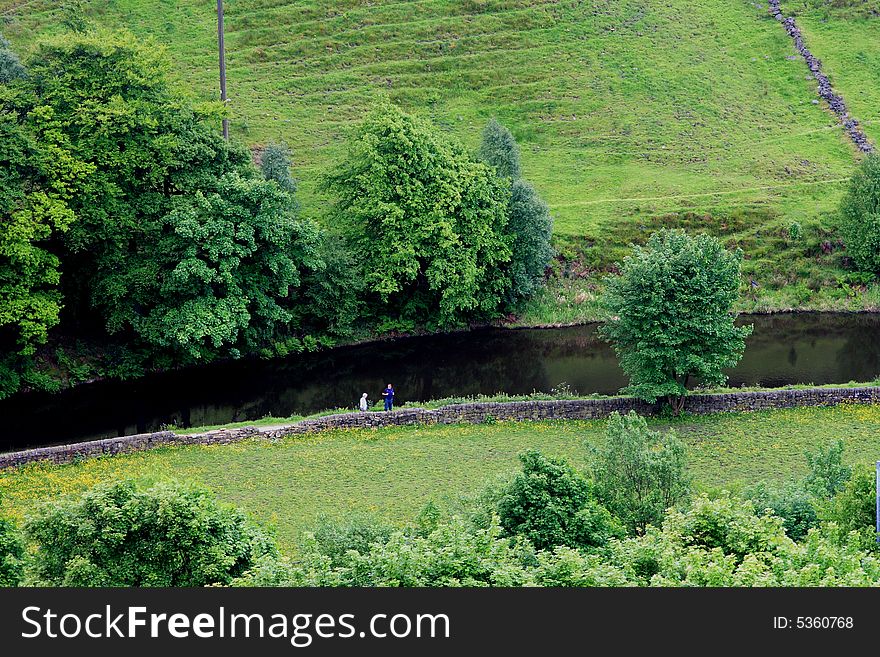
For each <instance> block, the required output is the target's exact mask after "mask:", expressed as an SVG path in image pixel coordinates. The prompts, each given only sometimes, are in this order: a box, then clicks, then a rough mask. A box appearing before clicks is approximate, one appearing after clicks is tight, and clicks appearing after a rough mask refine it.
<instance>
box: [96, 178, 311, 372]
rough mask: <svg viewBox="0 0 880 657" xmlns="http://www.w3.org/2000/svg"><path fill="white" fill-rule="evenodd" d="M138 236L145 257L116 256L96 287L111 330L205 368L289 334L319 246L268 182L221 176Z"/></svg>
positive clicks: (176, 203)
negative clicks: (203, 362) (205, 363)
mask: <svg viewBox="0 0 880 657" xmlns="http://www.w3.org/2000/svg"><path fill="white" fill-rule="evenodd" d="M144 233H145V234H144V235H143V242H142V245H143V247H144V248H142V249H141V250H139V251H135V252H133V253H132V252H125V253H122V252H120V253H117V254H115V256H114V258H113V260H114V262H116V263H117V267H114V268H113V270H112V271H107V272H106V273H104V274H103V276H102V278H101V280H100V281H99V282H97V283H96V284H95V291H96V295H100V298H102V299H103V301H102V305H103V306H104V307H105V308H107V311H108V328H109V329H110V330H111V331H113V332H116V331H120V330H123V329H124V328H125V327H131V328H132V329H133V330H134V331H135V333H136V334H137V335H139V336H140V337H141V338H142V339H144V340H146V341H147V342H148V343H149V344H151V345H155V346H157V347H161V348H164V349H168V350H171V351H172V352H182V353H184V354H186V355H188V356H189V357H191V358H193V359H211V358H213V357H216V356H219V355H225V354H232V355H236V353H240V351H253V350H255V349H256V348H258V347H260V346H262V345H265V344H269V343H271V341H272V340H273V339H274V338H276V337H278V336H279V335H284V334H285V333H286V332H287V329H289V328H292V327H291V320H292V319H293V308H292V307H291V304H292V302H294V301H296V300H297V294H296V292H295V291H296V290H297V288H299V286H300V284H301V278H300V266H302V265H303V264H308V265H312V264H313V262H314V257H315V252H314V247H315V242H316V241H317V239H318V238H317V235H316V229H315V228H314V226H312V225H311V224H309V223H305V222H300V221H297V220H296V218H295V217H294V216H293V215H292V214H291V212H290V206H289V198H288V196H287V195H286V194H285V193H284V192H282V191H281V190H280V189H279V187H278V186H277V185H276V184H274V183H273V182H270V181H264V180H260V179H257V178H243V177H241V176H240V175H238V174H237V173H230V174H225V175H223V176H222V177H221V178H220V179H219V180H218V181H217V183H216V189H215V190H211V191H210V192H208V191H205V192H202V191H201V190H199V191H196V192H195V193H194V194H192V195H191V196H185V197H184V196H178V197H176V198H174V199H172V200H171V202H170V204H169V206H168V212H167V213H166V214H165V215H164V216H162V217H161V218H159V219H158V220H157V221H156V223H155V225H154V226H152V227H151V228H150V230H149V232H147V231H144ZM147 245H149V246H147Z"/></svg>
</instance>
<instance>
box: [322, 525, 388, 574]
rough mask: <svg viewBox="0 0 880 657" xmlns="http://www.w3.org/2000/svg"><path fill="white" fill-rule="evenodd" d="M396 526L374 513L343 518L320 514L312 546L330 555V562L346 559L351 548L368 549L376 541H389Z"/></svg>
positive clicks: (357, 550) (332, 563)
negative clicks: (380, 518)
mask: <svg viewBox="0 0 880 657" xmlns="http://www.w3.org/2000/svg"><path fill="white" fill-rule="evenodd" d="M392 531H393V527H391V525H388V524H386V523H384V522H382V521H380V520H379V519H378V518H376V517H375V516H372V515H370V514H365V513H351V514H348V515H346V516H345V517H344V518H343V519H341V520H339V519H335V518H330V517H329V516H321V517H320V518H318V523H317V526H316V528H315V530H314V532H313V533H312V539H310V540H311V541H312V543H311V547H312V549H313V550H316V551H317V552H319V553H320V554H322V555H324V556H326V557H328V558H329V559H330V565H331V566H340V565H342V564H343V563H345V561H346V558H345V557H346V553H347V552H348V551H349V550H355V551H356V552H360V553H366V552H369V550H370V547H371V546H372V545H373V544H374V543H387V542H388V539H389V537H390V536H391V533H392Z"/></svg>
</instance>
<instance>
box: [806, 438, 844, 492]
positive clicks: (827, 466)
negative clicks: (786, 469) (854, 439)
mask: <svg viewBox="0 0 880 657" xmlns="http://www.w3.org/2000/svg"><path fill="white" fill-rule="evenodd" d="M806 456H807V466H808V467H809V468H810V472H809V473H808V474H807V477H806V479H805V480H804V485H805V487H806V489H807V490H808V491H809V492H810V493H812V494H813V495H814V496H815V497H816V498H818V499H820V500H822V499H825V500H830V499H831V498H832V497H834V496H835V495H837V493H839V492H840V491H841V490H843V488H844V486H846V482H847V481H849V478H850V476H851V475H852V468H850V467H849V466H848V465H844V464H843V441H842V440H838V441H836V442H833V443H831V444H829V445H826V446H824V447H819V448H818V449H817V450H816V452H815V453H812V452H807V455H806Z"/></svg>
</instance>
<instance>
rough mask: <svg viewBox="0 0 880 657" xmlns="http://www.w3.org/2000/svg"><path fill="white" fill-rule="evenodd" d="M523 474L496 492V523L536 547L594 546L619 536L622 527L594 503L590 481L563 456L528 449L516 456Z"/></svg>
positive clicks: (605, 510)
mask: <svg viewBox="0 0 880 657" xmlns="http://www.w3.org/2000/svg"><path fill="white" fill-rule="evenodd" d="M520 461H521V463H522V472H520V473H518V474H517V475H516V477H514V479H513V480H512V481H511V482H510V484H509V485H508V486H507V488H506V490H503V491H502V492H501V493H502V494H501V498H500V500H499V501H498V504H497V510H498V516H499V518H500V522H501V527H502V528H503V529H504V531H505V532H506V533H507V534H508V535H511V536H522V537H524V538H527V539H528V540H529V541H530V542H531V543H532V545H534V546H535V547H536V548H537V549H539V550H544V549H548V548H552V547H555V546H558V545H567V546H569V547H573V548H588V547H599V546H602V545H605V544H606V543H607V542H608V540H609V539H610V538H613V537H615V536H621V535H622V534H623V528H622V526H621V525H620V522H619V521H618V520H617V519H616V518H614V517H613V516H612V515H611V514H610V513H609V512H608V509H606V508H605V507H603V506H602V505H601V504H599V503H598V502H597V501H596V500H595V498H594V496H593V494H592V491H591V486H590V482H589V481H587V479H585V478H584V476H583V475H581V474H578V473H577V472H576V471H575V470H574V469H573V468H572V467H571V466H570V465H569V464H568V463H567V462H566V461H565V460H563V459H554V458H548V457H546V456H543V455H542V454H541V453H540V452H538V451H535V450H529V451H527V452H525V453H523V454H521V455H520Z"/></svg>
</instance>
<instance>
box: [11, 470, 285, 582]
mask: <svg viewBox="0 0 880 657" xmlns="http://www.w3.org/2000/svg"><path fill="white" fill-rule="evenodd" d="M25 533H26V536H27V538H28V539H29V541H31V542H33V543H34V544H35V545H36V548H37V549H36V554H35V555H34V559H33V568H32V572H31V573H30V574H29V579H30V581H31V582H32V583H35V584H38V585H54V586H151V587H153V586H205V585H207V584H217V583H219V584H227V583H229V582H230V581H231V580H232V579H233V578H234V577H236V576H238V575H240V574H242V573H243V572H244V571H246V570H247V569H248V568H250V567H251V566H252V565H253V564H254V563H255V562H256V560H257V559H258V558H259V557H261V556H265V555H273V554H275V553H276V548H275V546H274V543H273V542H272V541H271V539H270V538H269V537H268V536H267V535H266V534H265V533H264V532H263V531H261V530H260V529H259V528H257V527H256V526H255V525H253V524H252V523H251V522H250V521H249V520H248V519H247V518H246V517H245V516H244V514H243V513H241V512H240V511H238V510H236V509H234V508H232V507H230V506H226V505H222V504H220V503H218V502H216V501H215V500H214V498H213V496H212V495H211V494H210V493H209V492H208V491H206V490H203V489H198V488H192V487H188V486H181V485H178V484H174V483H159V484H155V485H152V486H150V487H139V486H137V485H136V484H135V483H134V482H132V481H118V482H114V483H108V484H99V485H98V486H95V487H94V488H92V489H90V490H88V491H86V492H85V493H84V494H83V495H82V496H81V497H80V498H79V499H76V500H62V501H57V502H53V503H50V504H48V505H47V506H45V507H44V508H43V509H42V510H41V511H40V512H39V513H38V514H37V515H36V516H34V517H32V518H29V519H28V520H27V522H26V523H25Z"/></svg>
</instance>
